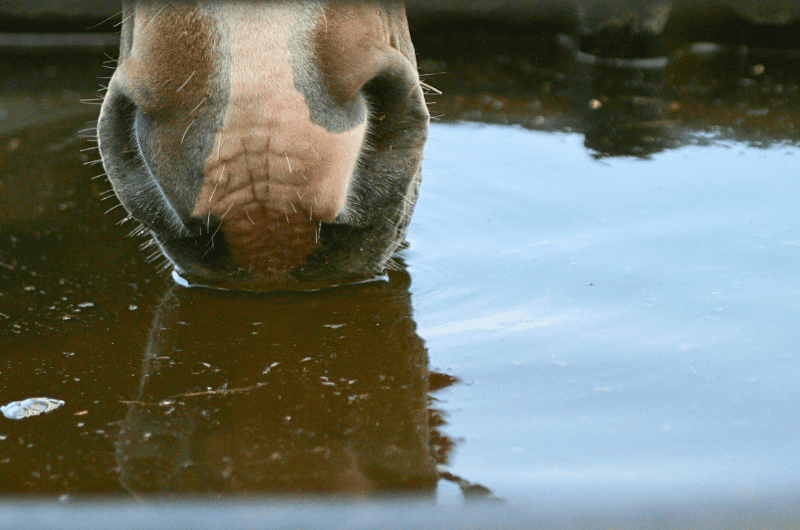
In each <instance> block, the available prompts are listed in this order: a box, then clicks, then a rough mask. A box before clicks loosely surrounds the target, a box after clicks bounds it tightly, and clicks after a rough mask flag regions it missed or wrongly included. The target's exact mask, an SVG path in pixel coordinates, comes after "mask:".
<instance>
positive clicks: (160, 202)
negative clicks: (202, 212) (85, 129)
mask: <svg viewBox="0 0 800 530" xmlns="http://www.w3.org/2000/svg"><path fill="white" fill-rule="evenodd" d="M142 116H143V113H142V112H141V111H140V110H139V109H138V108H137V106H136V104H135V103H134V102H133V100H132V99H131V98H129V97H127V96H126V95H125V94H123V93H122V92H121V91H119V90H118V89H116V88H115V87H114V86H113V84H112V88H111V89H110V90H109V92H108V94H107V95H106V99H105V101H104V102H103V107H102V109H101V112H100V119H99V121H98V125H97V132H98V142H99V150H100V156H101V158H102V160H103V166H104V167H105V170H106V174H107V175H108V179H109V181H110V182H111V185H112V186H113V188H114V191H115V192H116V194H117V197H118V198H119V200H120V202H121V203H122V204H123V206H124V207H125V209H126V210H127V211H128V213H130V214H132V215H133V216H134V217H136V219H137V220H139V221H140V222H142V224H144V225H145V226H146V227H147V228H149V229H151V230H153V231H156V232H161V233H165V234H172V235H176V236H180V235H181V234H182V233H184V232H185V231H186V227H185V225H184V223H183V221H182V219H181V218H180V216H179V215H178V214H177V213H176V212H175V210H174V209H173V207H172V206H171V204H170V202H169V201H168V200H167V198H166V196H165V194H164V192H163V190H162V189H161V186H160V184H159V183H158V181H157V180H156V178H155V176H154V175H153V173H152V171H151V169H150V167H149V166H148V161H147V156H146V154H145V153H144V152H143V150H142V145H141V142H140V131H139V130H138V129H139V128H140V127H141V124H142V119H141V117H142Z"/></svg>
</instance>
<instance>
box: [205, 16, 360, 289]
mask: <svg viewBox="0 0 800 530" xmlns="http://www.w3.org/2000/svg"><path fill="white" fill-rule="evenodd" d="M226 14H227V16H228V20H227V23H228V24H229V27H230V28H231V32H232V35H231V50H230V56H231V58H232V63H231V68H230V92H229V93H230V96H229V105H228V109H227V111H226V114H225V116H224V118H223V123H222V127H221V128H220V130H219V131H218V132H217V134H216V136H215V138H214V143H213V145H214V148H213V149H212V152H211V154H210V156H209V158H208V159H207V160H206V164H205V171H204V175H205V180H204V183H203V185H202V188H201V190H200V195H199V198H198V201H197V203H196V205H195V208H194V211H193V212H192V215H193V216H194V217H198V218H200V219H203V218H208V219H210V216H212V215H213V216H216V217H217V218H218V219H221V221H222V226H221V230H222V232H223V233H224V234H225V238H226V242H227V243H228V248H229V249H230V254H231V258H232V259H233V260H234V262H235V264H236V266H238V267H240V268H242V269H245V270H256V271H259V272H266V273H280V272H283V271H288V270H291V269H292V268H294V267H296V266H298V265H299V264H300V263H301V262H302V260H303V258H304V257H305V256H307V255H308V253H310V252H311V251H312V250H313V249H314V248H315V247H316V246H317V244H318V235H319V233H318V230H319V224H320V222H332V221H333V220H334V219H335V218H336V217H337V216H338V215H339V214H340V213H341V212H342V211H343V210H344V209H345V208H346V204H345V203H346V199H347V191H348V188H349V185H350V180H351V176H352V174H353V171H354V169H355V167H356V164H357V161H358V156H359V153H360V152H361V148H362V145H363V142H364V137H365V135H366V121H365V122H364V123H363V124H361V125H359V126H356V127H355V128H353V129H352V130H350V131H347V132H344V133H339V134H333V133H330V132H328V131H327V130H326V129H325V128H323V127H322V126H320V125H317V124H316V123H314V122H312V120H311V114H310V111H309V109H308V106H307V104H306V101H305V96H304V95H303V94H302V93H300V92H298V91H297V89H296V88H295V86H294V80H293V78H292V60H293V58H292V56H291V52H290V47H289V43H288V39H289V29H290V21H291V18H290V17H291V11H290V8H288V7H287V6H285V5H281V4H277V3H276V4H271V5H270V4H266V7H261V8H259V9H258V10H248V9H246V8H243V7H238V8H237V7H236V6H234V5H231V6H230V12H229V13H226ZM256 65H257V67H256Z"/></svg>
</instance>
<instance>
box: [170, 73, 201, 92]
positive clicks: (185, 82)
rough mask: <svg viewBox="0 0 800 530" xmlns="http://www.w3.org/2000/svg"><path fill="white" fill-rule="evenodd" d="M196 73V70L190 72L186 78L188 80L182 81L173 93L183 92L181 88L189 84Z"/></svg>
mask: <svg viewBox="0 0 800 530" xmlns="http://www.w3.org/2000/svg"><path fill="white" fill-rule="evenodd" d="M196 73H197V70H195V71H194V72H192V74H191V75H190V76H189V77H188V79H186V81H184V82H183V84H182V85H181V86H179V87H178V90H176V91H175V92H180V91H181V90H183V87H185V86H186V84H187V83H189V81H191V80H192V78H193V77H194V74H196Z"/></svg>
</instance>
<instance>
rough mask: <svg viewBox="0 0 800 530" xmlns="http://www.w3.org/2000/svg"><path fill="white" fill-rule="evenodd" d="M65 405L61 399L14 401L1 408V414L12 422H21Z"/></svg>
mask: <svg viewBox="0 0 800 530" xmlns="http://www.w3.org/2000/svg"><path fill="white" fill-rule="evenodd" d="M63 404H64V402H63V401H61V400H60V399H52V398H46V397H35V398H28V399H24V400H22V401H12V402H11V403H9V404H8V405H4V406H2V407H0V412H2V413H3V416H5V417H6V418H8V419H10V420H21V419H23V418H31V417H33V416H38V415H39V414H44V413H46V412H50V411H52V410H55V409H57V408H58V407H60V406H61V405H63Z"/></svg>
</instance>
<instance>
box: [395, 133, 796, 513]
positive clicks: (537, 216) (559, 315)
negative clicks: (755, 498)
mask: <svg viewBox="0 0 800 530" xmlns="http://www.w3.org/2000/svg"><path fill="white" fill-rule="evenodd" d="M432 137H433V138H435V139H436V140H438V141H436V142H432V143H431V144H430V145H429V147H428V154H429V162H428V164H427V165H428V166H429V168H428V170H427V172H426V174H425V182H424V189H423V193H422V195H421V198H420V202H419V205H418V208H417V213H416V216H415V219H414V222H413V223H412V227H411V230H410V235H409V240H410V241H411V243H412V246H411V249H410V250H409V251H408V261H409V264H410V271H411V274H412V277H413V279H414V283H413V285H412V294H413V295H414V308H415V318H416V320H417V322H418V325H419V334H420V335H421V336H422V337H423V338H424V339H426V343H427V346H428V348H429V352H430V357H431V366H432V367H433V368H440V369H443V370H445V371H447V372H448V373H451V374H454V375H457V376H458V377H459V378H461V379H462V380H463V381H464V382H465V383H466V384H464V385H457V386H454V387H451V388H450V389H447V390H445V391H444V393H443V395H442V396H441V399H443V400H444V401H445V402H446V404H447V407H446V410H449V411H451V413H450V415H449V416H448V423H449V425H448V429H447V432H448V434H449V435H451V436H452V437H454V438H456V439H461V440H462V442H461V443H460V444H458V446H457V449H456V454H455V457H454V459H453V464H452V468H453V471H454V472H455V473H459V474H461V475H464V476H468V477H470V478H471V479H472V480H476V481H478V482H482V483H488V484H491V485H492V486H493V487H494V488H495V492H496V493H497V494H498V495H499V496H501V497H515V496H520V495H522V496H525V497H530V496H536V497H537V498H539V497H542V496H543V497H548V496H552V495H555V493H554V492H556V491H561V492H562V493H563V490H564V489H566V490H568V491H573V492H578V491H582V492H583V493H586V492H587V491H592V492H594V494H598V492H602V491H603V490H604V488H610V490H614V491H617V490H619V491H623V490H624V491H629V492H632V491H636V490H637V489H642V491H649V492H653V491H659V492H661V493H672V494H676V495H678V494H687V492H694V493H699V492H703V491H704V492H705V493H706V494H707V493H708V492H709V491H712V490H713V491H717V490H719V491H721V492H724V493H728V494H731V495H734V496H735V495H736V491H738V489H737V488H739V489H741V486H742V484H756V485H757V486H758V487H759V488H761V491H764V490H765V489H770V488H771V487H775V486H778V485H779V484H782V485H783V486H787V484H786V483H787V482H788V483H789V484H791V488H794V489H796V488H797V483H796V480H795V479H794V478H793V477H794V469H796V465H797V455H796V448H797V447H798V445H799V444H800V431H799V430H798V429H797V427H798V420H800V412H798V409H797V403H798V398H800V391H798V385H797V382H798V380H800V358H798V356H797V353H796V350H797V346H798V344H800V333H798V332H797V331H796V330H797V326H796V321H797V317H798V316H799V315H800V311H799V309H798V308H799V305H800V303H798V294H800V293H798V291H800V281H798V280H800V278H798V271H797V267H796V263H797V258H798V253H800V223H799V222H798V218H797V214H796V212H797V204H798V200H799V199H800V185H798V182H797V176H796V171H795V169H794V168H795V167H796V166H795V160H796V159H797V156H798V154H800V153H798V149H797V148H796V147H794V146H791V145H784V144H777V145H773V146H772V147H770V148H766V149H764V148H755V147H750V146H748V145H747V144H744V143H739V142H729V141H718V142H711V144H710V145H706V146H697V145H686V146H684V147H680V148H678V149H674V150H669V151H665V152H662V153H658V154H655V155H653V156H652V157H650V158H649V159H647V160H642V159H636V158H615V159H603V160H599V161H598V160H595V159H593V158H592V157H591V156H590V153H587V151H586V149H585V148H584V147H583V145H582V144H583V138H582V135H579V134H569V133H543V132H537V131H527V130H524V129H521V128H516V127H498V126H479V125H472V124H458V125H437V126H434V127H433V128H432ZM442 241H446V242H447V244H446V245H443V244H442ZM453 249H459V251H458V252H456V253H453ZM500 308H502V309H500ZM526 322H527V323H529V325H526ZM536 323H538V324H536ZM523 492H524V493H523Z"/></svg>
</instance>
